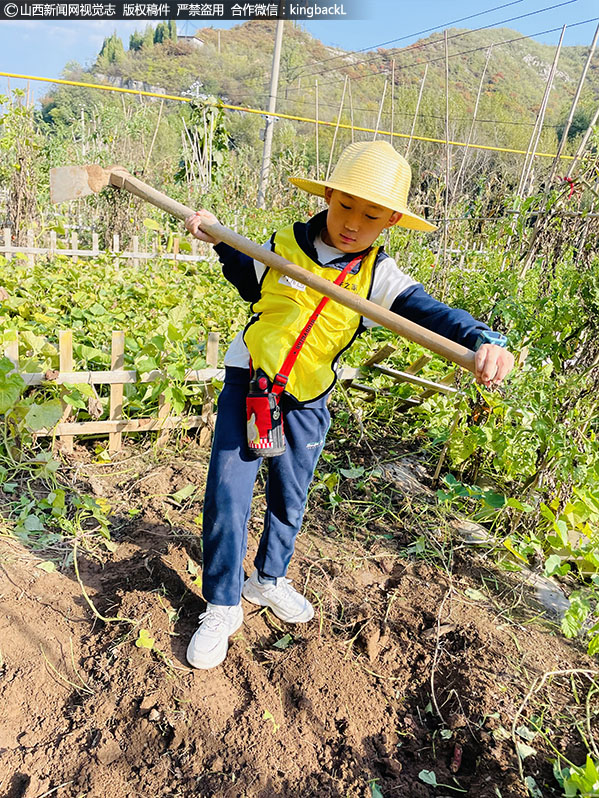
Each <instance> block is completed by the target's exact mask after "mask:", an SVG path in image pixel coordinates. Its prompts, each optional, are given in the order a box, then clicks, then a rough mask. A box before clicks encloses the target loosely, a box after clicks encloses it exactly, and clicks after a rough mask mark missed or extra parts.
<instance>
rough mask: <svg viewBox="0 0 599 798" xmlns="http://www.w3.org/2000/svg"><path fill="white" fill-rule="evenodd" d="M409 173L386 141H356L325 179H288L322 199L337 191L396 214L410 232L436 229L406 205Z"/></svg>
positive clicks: (400, 158)
mask: <svg viewBox="0 0 599 798" xmlns="http://www.w3.org/2000/svg"><path fill="white" fill-rule="evenodd" d="M411 179H412V170H411V169H410V164H409V163H408V162H407V161H406V159H405V158H403V157H402V156H401V155H400V154H399V153H398V152H396V151H395V150H394V149H393V147H392V146H391V145H390V144H389V142H387V141H381V140H378V141H358V142H356V143H355V144H350V145H349V147H346V148H345V149H344V150H343V152H342V153H341V156H340V158H339V161H338V162H337V166H336V167H335V169H334V170H333V173H332V174H331V176H330V177H329V179H328V180H306V179H305V178H303V177H290V178H289V180H290V181H291V182H292V183H293V184H294V185H295V186H298V188H301V189H303V190H304V191H307V192H309V193H310V194H316V195H317V196H319V197H324V190H325V188H327V187H329V188H336V189H337V190H339V191H344V192H345V193H346V194H353V195H354V196H355V197H360V198H361V199H365V200H368V201H369V202H374V203H375V204H376V205H382V206H383V207H384V208H390V209H391V210H392V211H399V212H400V213H401V218H400V219H399V221H398V222H397V224H398V225H400V227H408V228H410V229H411V230H425V231H427V232H430V231H431V230H436V229H437V228H436V227H435V225H434V224H430V223H429V222H427V221H426V219H423V218H422V217H421V216H417V215H416V214H415V213H412V212H411V211H410V210H409V209H408V206H407V202H408V191H409V190H410V181H411Z"/></svg>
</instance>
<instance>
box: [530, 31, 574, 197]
mask: <svg viewBox="0 0 599 798" xmlns="http://www.w3.org/2000/svg"><path fill="white" fill-rule="evenodd" d="M566 27H567V26H566V25H564V26H563V28H562V32H561V35H560V37H559V42H558V45H557V49H556V51H555V56H554V58H553V64H552V65H551V69H550V71H549V76H548V78H547V84H546V86H545V94H544V95H543V100H542V102H541V107H540V108H539V113H538V114H537V119H536V121H535V126H534V128H533V131H532V135H531V137H530V141H529V143H528V149H527V154H526V158H525V159H524V165H523V167H522V174H521V176H520V184H519V186H518V197H522V196H527V195H528V193H527V190H526V186H527V184H528V180H529V176H530V171H531V169H532V165H533V163H534V159H535V155H536V152H537V147H538V145H539V139H540V138H541V131H542V129H543V122H544V121H545V112H546V110H547V103H548V102H549V95H550V94H551V89H552V88H553V81H554V80H555V73H556V71H557V63H558V61H559V57H560V53H561V50H562V42H563V41H564V34H565V32H566Z"/></svg>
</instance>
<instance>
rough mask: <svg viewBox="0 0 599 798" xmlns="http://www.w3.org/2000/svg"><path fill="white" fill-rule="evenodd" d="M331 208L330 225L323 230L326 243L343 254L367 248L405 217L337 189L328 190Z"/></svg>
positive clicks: (327, 198) (326, 196)
mask: <svg viewBox="0 0 599 798" xmlns="http://www.w3.org/2000/svg"><path fill="white" fill-rule="evenodd" d="M324 196H325V199H326V201H327V205H328V206H329V211H328V214H327V225H326V228H325V229H324V230H323V231H322V238H323V241H324V242H325V244H328V245H329V246H331V247H336V248H337V249H340V250H341V252H361V251H362V250H363V249H367V248H368V247H369V246H370V245H371V244H372V243H373V242H374V241H376V239H377V238H378V237H379V235H380V234H381V232H382V231H383V230H384V229H385V228H386V227H391V226H392V225H394V224H395V223H396V222H397V221H399V219H400V218H401V213H397V212H396V211H392V210H390V209H389V208H383V206H382V205H376V204H374V203H372V202H368V200H364V199H360V197H355V196H354V195H353V194H346V193H345V192H344V191H338V190H337V189H333V188H326V189H325V195H324Z"/></svg>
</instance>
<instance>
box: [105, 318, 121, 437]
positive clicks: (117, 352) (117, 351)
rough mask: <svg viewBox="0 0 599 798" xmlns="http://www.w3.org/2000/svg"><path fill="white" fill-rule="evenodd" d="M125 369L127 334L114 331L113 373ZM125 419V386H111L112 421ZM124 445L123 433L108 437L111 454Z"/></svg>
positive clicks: (112, 350)
mask: <svg viewBox="0 0 599 798" xmlns="http://www.w3.org/2000/svg"><path fill="white" fill-rule="evenodd" d="M124 367H125V333H124V332H122V331H114V332H113V333H112V349H111V355H110V368H111V369H112V370H113V371H122V370H123V369H124ZM122 417H123V385H122V383H121V384H118V383H117V384H112V385H111V386H110V415H109V418H110V420H111V421H115V420H118V419H121V418H122ZM122 445H123V434H122V432H110V433H109V435H108V450H109V451H110V452H118V451H120V449H121V447H122Z"/></svg>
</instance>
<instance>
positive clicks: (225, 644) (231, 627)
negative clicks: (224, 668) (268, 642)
mask: <svg viewBox="0 0 599 798" xmlns="http://www.w3.org/2000/svg"><path fill="white" fill-rule="evenodd" d="M200 621H201V623H200V626H199V628H198V629H197V631H196V632H195V634H194V636H193V637H192V638H191V640H190V641H189V645H188V646H187V661H188V662H189V664H190V665H191V666H192V667H194V668H201V669H202V670H208V668H216V666H217V665H220V664H221V662H222V661H223V660H224V658H225V657H226V656H227V649H228V648H229V637H230V636H231V635H232V634H234V633H235V632H236V631H237V630H238V629H239V627H240V626H241V624H242V623H243V610H242V609H241V604H235V605H233V606H231V607H229V606H221V605H219V604H208V605H207V607H206V612H203V613H202V614H201V615H200Z"/></svg>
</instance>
